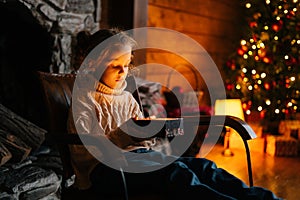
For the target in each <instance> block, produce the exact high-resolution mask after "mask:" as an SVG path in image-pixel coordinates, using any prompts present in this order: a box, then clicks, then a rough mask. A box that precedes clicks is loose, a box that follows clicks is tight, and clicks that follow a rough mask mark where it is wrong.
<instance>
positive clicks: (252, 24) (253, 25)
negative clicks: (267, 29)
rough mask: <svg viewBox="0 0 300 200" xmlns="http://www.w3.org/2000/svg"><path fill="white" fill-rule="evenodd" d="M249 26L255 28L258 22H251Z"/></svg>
mask: <svg viewBox="0 0 300 200" xmlns="http://www.w3.org/2000/svg"><path fill="white" fill-rule="evenodd" d="M249 26H250V28H255V27H257V22H250V23H249Z"/></svg>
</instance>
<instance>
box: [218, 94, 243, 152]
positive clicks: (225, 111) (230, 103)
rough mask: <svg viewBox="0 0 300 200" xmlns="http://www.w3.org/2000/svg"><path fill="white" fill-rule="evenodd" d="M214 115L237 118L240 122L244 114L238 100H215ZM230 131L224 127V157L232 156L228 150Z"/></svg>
mask: <svg viewBox="0 0 300 200" xmlns="http://www.w3.org/2000/svg"><path fill="white" fill-rule="evenodd" d="M214 110H215V115H231V116H234V117H238V118H240V119H242V120H245V118H244V112H243V108H242V102H241V100H240V99H217V100H216V102H215V108H214ZM231 132H232V129H231V128H229V127H226V133H225V137H224V151H223V152H222V154H223V155H224V156H233V152H232V151H231V150H230V135H231Z"/></svg>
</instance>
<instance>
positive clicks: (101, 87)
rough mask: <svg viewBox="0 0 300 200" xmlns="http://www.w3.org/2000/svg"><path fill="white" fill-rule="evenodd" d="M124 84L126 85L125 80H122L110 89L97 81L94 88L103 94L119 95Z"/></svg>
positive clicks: (123, 88) (124, 86)
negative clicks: (118, 84) (117, 86)
mask: <svg viewBox="0 0 300 200" xmlns="http://www.w3.org/2000/svg"><path fill="white" fill-rule="evenodd" d="M126 86H127V82H126V81H124V82H123V84H122V85H121V86H120V87H119V88H116V89H112V88H110V87H108V86H106V85H104V84H103V83H101V82H100V81H99V82H98V85H97V86H96V90H97V91H98V92H101V93H103V94H111V95H120V94H122V92H123V91H124V90H125V88H126Z"/></svg>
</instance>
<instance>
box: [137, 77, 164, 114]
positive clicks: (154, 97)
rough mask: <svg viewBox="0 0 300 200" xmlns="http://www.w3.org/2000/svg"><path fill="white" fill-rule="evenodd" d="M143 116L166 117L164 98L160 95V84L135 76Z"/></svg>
mask: <svg viewBox="0 0 300 200" xmlns="http://www.w3.org/2000/svg"><path fill="white" fill-rule="evenodd" d="M135 79H136V84H137V87H138V89H139V94H140V98H141V102H142V106H143V111H144V115H145V117H156V118H159V117H166V116H167V115H166V111H165V108H164V105H165V99H164V97H163V96H162V95H161V84H160V83H157V82H151V81H148V80H145V79H142V78H137V77H136V78H135Z"/></svg>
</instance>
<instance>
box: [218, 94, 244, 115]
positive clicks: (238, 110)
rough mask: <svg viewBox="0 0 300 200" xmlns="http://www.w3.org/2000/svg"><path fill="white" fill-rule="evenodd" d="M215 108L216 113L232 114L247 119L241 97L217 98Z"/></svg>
mask: <svg viewBox="0 0 300 200" xmlns="http://www.w3.org/2000/svg"><path fill="white" fill-rule="evenodd" d="M214 109H215V115H231V116H234V117H238V118H240V119H242V120H245V118H244V112H243V108H242V102H241V100H240V99H217V100H216V102H215V108H214Z"/></svg>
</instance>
